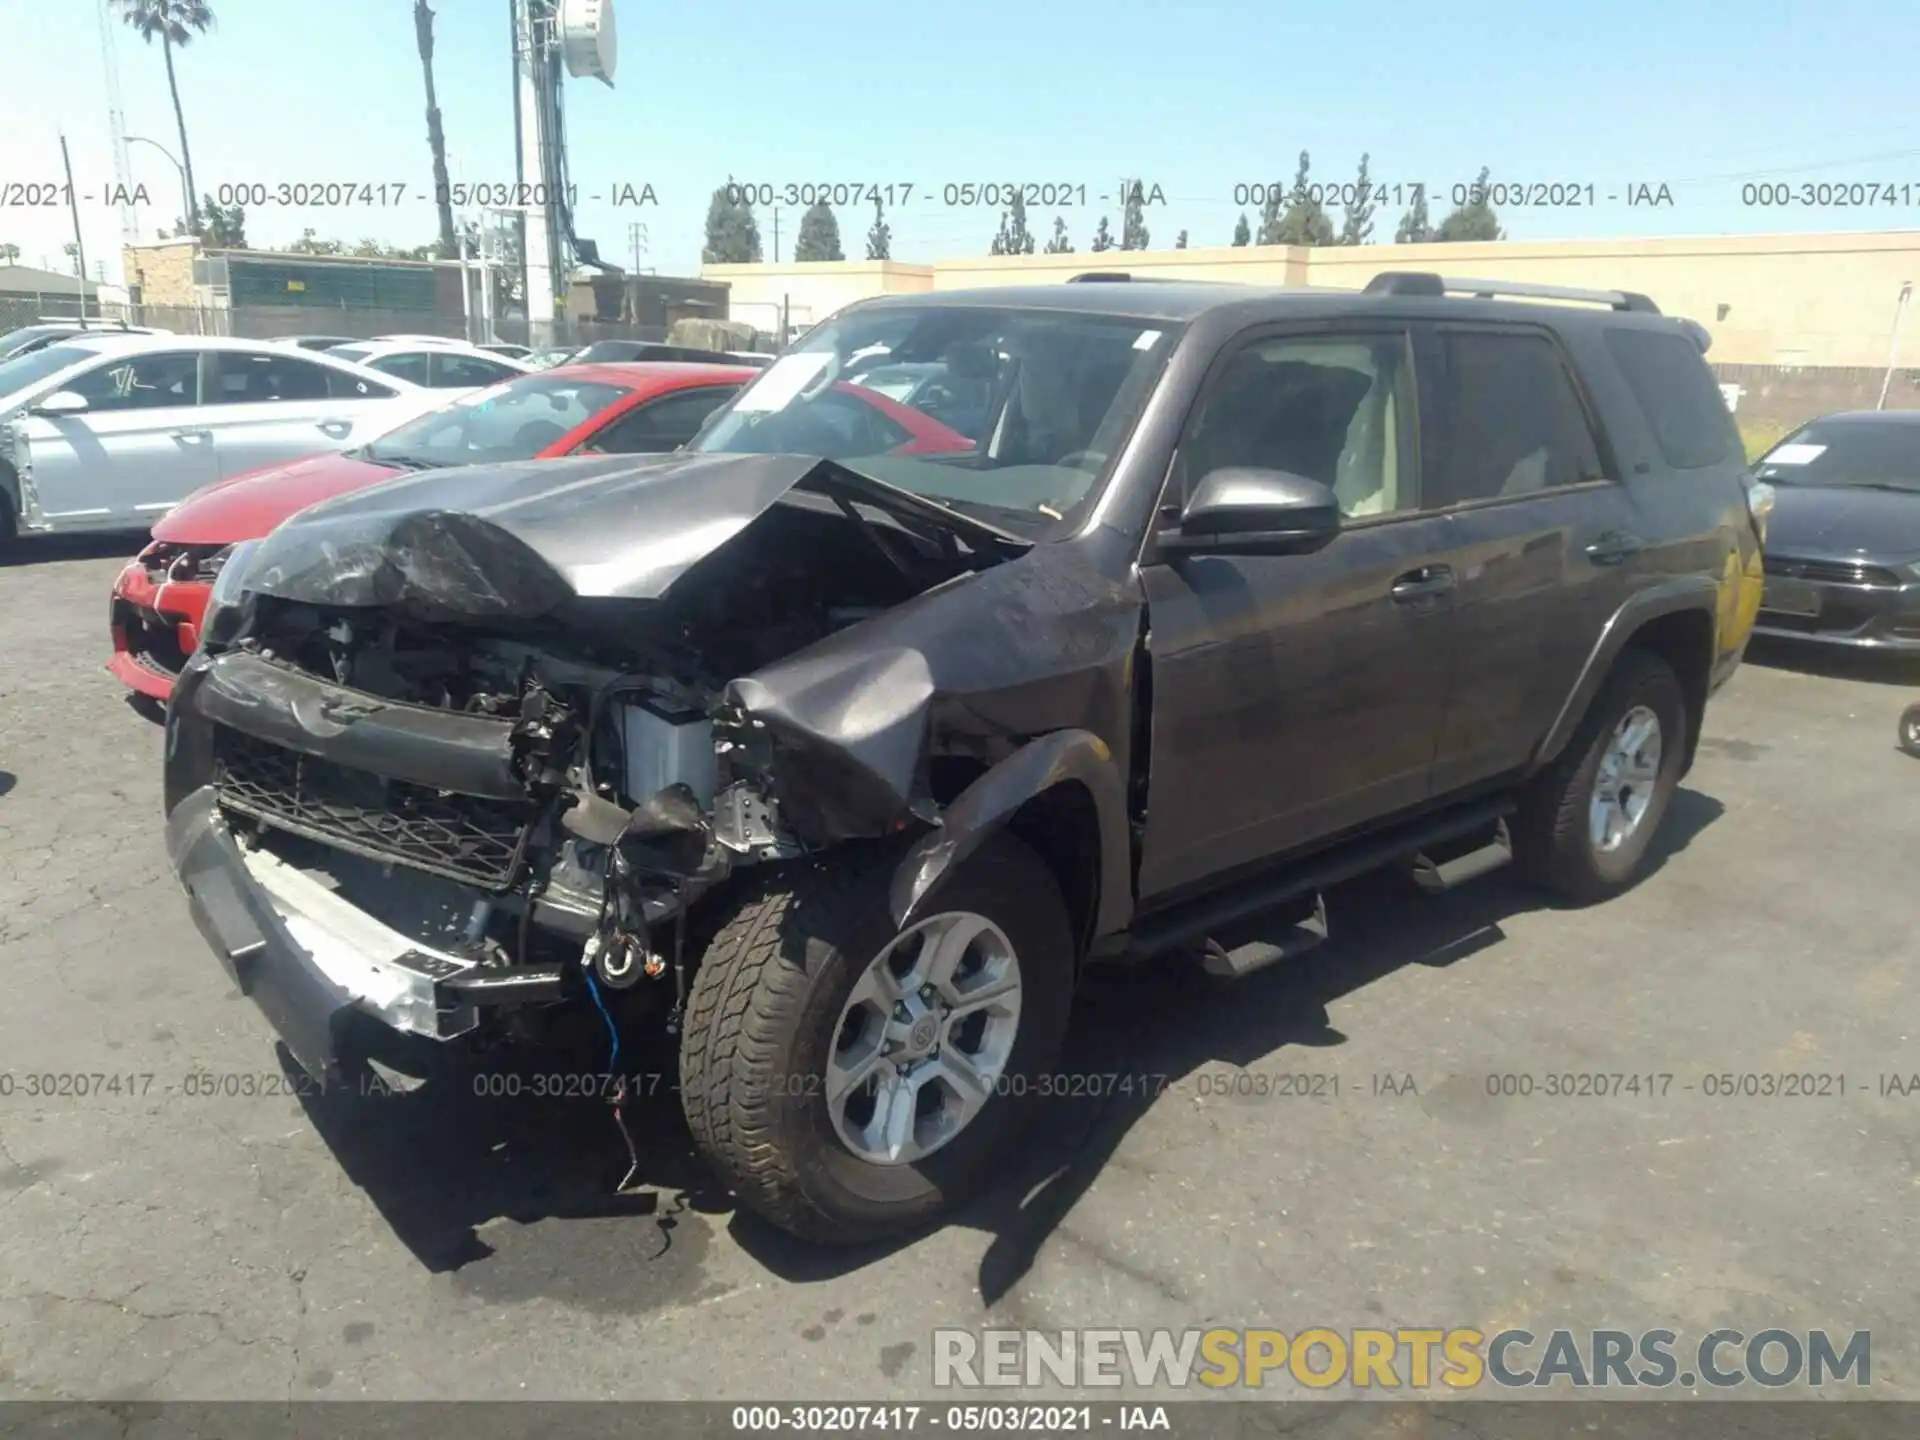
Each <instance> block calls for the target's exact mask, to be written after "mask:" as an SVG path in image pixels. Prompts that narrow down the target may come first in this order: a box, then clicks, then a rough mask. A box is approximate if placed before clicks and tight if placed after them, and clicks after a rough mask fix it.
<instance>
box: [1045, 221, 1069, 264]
mask: <svg viewBox="0 0 1920 1440" xmlns="http://www.w3.org/2000/svg"><path fill="white" fill-rule="evenodd" d="M1046 253H1047V254H1049V255H1071V254H1072V253H1073V245H1072V243H1071V242H1070V241H1069V240H1068V239H1067V222H1066V218H1065V217H1064V216H1061V215H1056V216H1054V217H1053V238H1052V239H1051V240H1049V241H1047V247H1046Z"/></svg>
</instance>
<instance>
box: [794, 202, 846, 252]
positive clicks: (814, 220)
mask: <svg viewBox="0 0 1920 1440" xmlns="http://www.w3.org/2000/svg"><path fill="white" fill-rule="evenodd" d="M793 258H794V259H795V260H796V261H799V260H844V259H846V258H847V257H846V255H845V254H844V253H843V252H842V251H841V249H840V222H839V221H838V220H836V219H835V218H834V215H833V207H832V206H831V205H829V204H827V202H826V201H824V200H816V201H814V202H813V204H811V205H809V206H808V207H807V209H806V213H805V214H803V215H802V216H801V217H800V235H799V238H798V239H796V240H795V241H794V242H793Z"/></svg>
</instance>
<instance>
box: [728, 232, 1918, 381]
mask: <svg viewBox="0 0 1920 1440" xmlns="http://www.w3.org/2000/svg"><path fill="white" fill-rule="evenodd" d="M1100 269H1113V270H1126V271H1128V272H1130V273H1133V274H1142V275H1160V276H1166V277H1168V278H1185V279H1192V280H1229V281H1240V282H1245V283H1250V284H1257V285H1321V286H1329V287H1333V288H1342V289H1358V288H1360V287H1361V286H1364V285H1365V284H1366V283H1367V281H1368V280H1370V279H1371V278H1372V277H1373V276H1374V275H1376V274H1378V273H1379V272H1381V271H1382V270H1437V271H1439V272H1440V273H1442V274H1444V275H1459V276H1473V277H1476V278H1485V279H1493V280H1520V281H1533V282H1536V283H1544V284H1555V285H1582V286H1588V287H1592V288H1596V289H1619V290H1639V291H1642V292H1644V293H1646V294H1648V295H1651V296H1652V297H1653V299H1654V300H1655V302H1656V303H1657V304H1658V305H1659V306H1660V308H1661V309H1662V310H1664V311H1666V312H1667V313H1668V314H1674V315H1688V316H1691V317H1693V318H1694V319H1696V320H1699V321H1700V322H1701V323H1702V324H1704V325H1705V326H1706V327H1707V328H1708V330H1709V331H1711V332H1712V334H1713V337H1714V346H1713V352H1712V359H1713V360H1714V361H1715V362H1716V363H1721V364H1735V365H1778V366H1832V365H1838V366H1860V367H1872V366H1885V364H1886V363H1887V354H1888V347H1889V342H1890V340H1891V336H1892V326H1893V316H1894V308H1895V304H1896V301H1897V299H1898V296H1899V293H1900V286H1901V284H1902V283H1903V282H1905V281H1909V280H1920V230H1908V231H1872V232H1862V233H1856V234H1842V235H1740V236H1700V237H1682V238H1675V239H1656V240H1578V241H1572V240H1570V241H1512V240H1503V241H1498V242H1493V243H1471V244H1457V245H1365V246H1354V247H1347V246H1327V247H1312V248H1309V247H1303V246H1287V247H1280V246H1262V247H1253V246H1248V247H1241V248H1235V247H1231V246H1223V247H1219V248H1213V249H1206V250H1148V251H1120V250H1110V251H1106V252H1105V253H1103V254H1098V255H1096V254H1093V253H1091V252H1088V251H1079V252H1076V253H1074V254H1071V255H1015V256H977V257H967V258H962V259H955V260H943V261H939V262H936V263H935V264H932V265H902V264H899V263H898V262H894V261H852V260H849V261H842V262H838V263H832V262H829V263H819V264H809V265H780V266H774V265H708V266H704V267H703V268H702V270H701V274H702V275H703V276H705V277H706V278H709V279H716V280H725V281H727V282H728V283H729V284H730V285H732V286H733V297H734V299H733V304H734V307H735V308H734V314H735V316H736V318H745V319H754V315H753V313H751V311H750V310H749V311H743V310H742V309H741V307H742V305H743V303H745V304H746V305H748V306H749V307H752V306H754V305H755V304H758V305H759V306H760V308H762V309H764V308H765V307H766V305H767V304H768V303H771V305H773V306H775V307H777V306H778V303H779V301H780V298H781V296H783V295H785V296H787V297H788V298H789V301H790V303H791V305H792V308H793V313H794V317H795V319H796V320H800V319H805V320H808V321H813V320H820V319H823V318H825V317H826V316H827V315H830V314H831V313H832V312H833V311H835V310H837V309H839V308H840V307H841V306H843V305H846V304H848V303H850V302H852V301H854V300H857V299H864V298H866V297H868V296H871V295H882V294H899V293H903V292H909V291H924V290H948V289H957V288H965V287H973V286H986V285H1011V284H1031V283H1036V282H1038V283H1049V282H1053V281H1059V280H1064V279H1066V278H1067V277H1068V276H1069V275H1075V274H1079V273H1081V272H1082V271H1086V270H1100ZM803 312H804V313H803ZM1910 322H1911V323H1910V324H1909V327H1908V330H1909V333H1908V336H1907V340H1908V343H1909V344H1910V345H1911V346H1912V347H1913V350H1914V352H1915V353H1916V354H1920V320H1915V319H1913V318H1912V317H1910ZM755 323H756V324H758V323H760V322H759V321H758V320H755Z"/></svg>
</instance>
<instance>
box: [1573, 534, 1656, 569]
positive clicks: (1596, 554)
mask: <svg viewBox="0 0 1920 1440" xmlns="http://www.w3.org/2000/svg"><path fill="white" fill-rule="evenodd" d="M1644 549H1646V542H1645V541H1643V540H1642V539H1641V538H1640V537H1639V536H1638V535H1629V534H1628V533H1627V532H1626V531H1624V530H1613V531H1609V532H1608V533H1607V534H1605V535H1602V536H1601V537H1600V538H1599V539H1598V540H1596V541H1594V542H1593V543H1592V544H1591V545H1589V546H1587V559H1589V560H1591V561H1592V562H1593V563H1594V564H1596V565H1619V564H1622V563H1624V562H1626V561H1628V560H1631V559H1633V558H1634V557H1635V556H1636V555H1638V554H1639V553H1640V552H1641V551H1642V550H1644Z"/></svg>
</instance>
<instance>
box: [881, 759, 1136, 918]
mask: <svg viewBox="0 0 1920 1440" xmlns="http://www.w3.org/2000/svg"><path fill="white" fill-rule="evenodd" d="M1074 784H1077V785H1080V786H1083V787H1085V789H1086V792H1087V794H1088V796H1089V797H1090V798H1091V800H1092V802H1093V817H1094V824H1095V829H1096V832H1097V833H1096V834H1095V835H1094V836H1092V837H1088V838H1089V839H1090V840H1091V841H1092V842H1093V843H1095V844H1097V846H1098V851H1099V853H1098V856H1097V861H1096V864H1095V867H1094V870H1095V874H1096V875H1097V877H1098V884H1099V895H1098V898H1097V901H1096V904H1095V908H1094V917H1095V918H1094V926H1093V933H1094V934H1096V935H1110V934H1113V933H1114V932H1116V931H1118V930H1120V929H1121V928H1122V927H1124V926H1125V925H1126V923H1127V921H1128V920H1129V919H1130V918H1131V915H1132V908H1133V885H1132V858H1131V857H1132V842H1131V839H1130V834H1131V832H1130V829H1129V827H1128V824H1127V799H1126V785H1125V783H1124V781H1123V779H1122V777H1121V774H1120V771H1119V769H1118V767H1117V766H1116V765H1115V764H1114V757H1113V752H1112V751H1111V750H1110V749H1109V748H1108V747H1107V743H1106V742H1105V741H1104V740H1102V739H1101V738H1100V737H1099V736H1098V735H1093V734H1090V733H1088V732H1087V731H1085V730H1063V731H1060V732H1058V733H1057V734H1053V735H1047V736H1044V737H1042V738H1041V739H1038V740H1034V741H1031V742H1029V743H1028V744H1026V745H1023V746H1022V747H1021V748H1020V749H1018V750H1016V751H1014V753H1013V754H1012V755H1009V756H1008V757H1007V758H1006V759H1005V760H1002V761H1001V762H1000V763H999V764H998V765H996V766H994V767H993V768H992V769H991V770H989V771H987V773H986V774H984V775H982V776H981V777H980V778H979V779H978V780H975V781H974V782H973V784H971V785H969V786H968V787H967V788H966V789H965V790H964V791H962V792H961V794H960V796H959V798H958V799H956V800H955V801H954V802H953V803H952V804H951V805H949V806H948V807H947V808H946V811H945V813H944V814H942V815H941V817H940V821H939V823H938V824H937V825H935V826H934V828H933V829H932V830H930V831H929V832H928V833H927V834H925V835H924V836H922V837H921V838H920V839H919V840H918V841H916V842H915V843H914V846H913V848H912V849H911V850H909V851H908V852H907V856H906V858H905V859H904V860H902V861H901V862H900V866H899V868H898V869H897V870H895V871H894V875H893V885H892V891H891V894H890V897H889V900H890V906H891V909H892V911H893V919H894V923H895V924H896V925H898V926H899V927H900V928H901V929H905V928H906V927H907V926H909V925H911V924H913V923H914V922H915V921H917V920H920V919H922V918H924V916H925V915H926V914H927V913H928V911H929V909H930V908H931V907H932V905H933V902H934V901H935V900H936V899H937V898H938V895H939V889H940V885H941V883H942V882H943V881H944V880H946V878H947V877H948V876H949V875H951V874H952V873H953V872H954V871H955V870H956V869H958V868H959V867H960V866H961V865H962V864H963V863H964V862H965V861H966V859H967V857H968V856H969V855H971V854H973V852H974V851H975V850H977V849H979V847H980V845H981V843H982V842H983V841H985V840H986V839H987V838H988V837H989V836H991V835H993V834H994V833H996V832H997V831H999V830H1000V829H1002V828H1003V827H1004V826H1005V825H1006V824H1007V822H1008V821H1009V820H1011V819H1012V818H1013V817H1014V815H1015V814H1017V813H1018V812H1019V811H1020V809H1021V808H1022V807H1023V806H1025V805H1026V804H1027V803H1028V802H1029V801H1032V800H1036V799H1038V798H1040V797H1041V796H1042V795H1044V794H1046V793H1047V792H1048V791H1050V790H1052V789H1054V787H1056V786H1059V785H1074Z"/></svg>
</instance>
